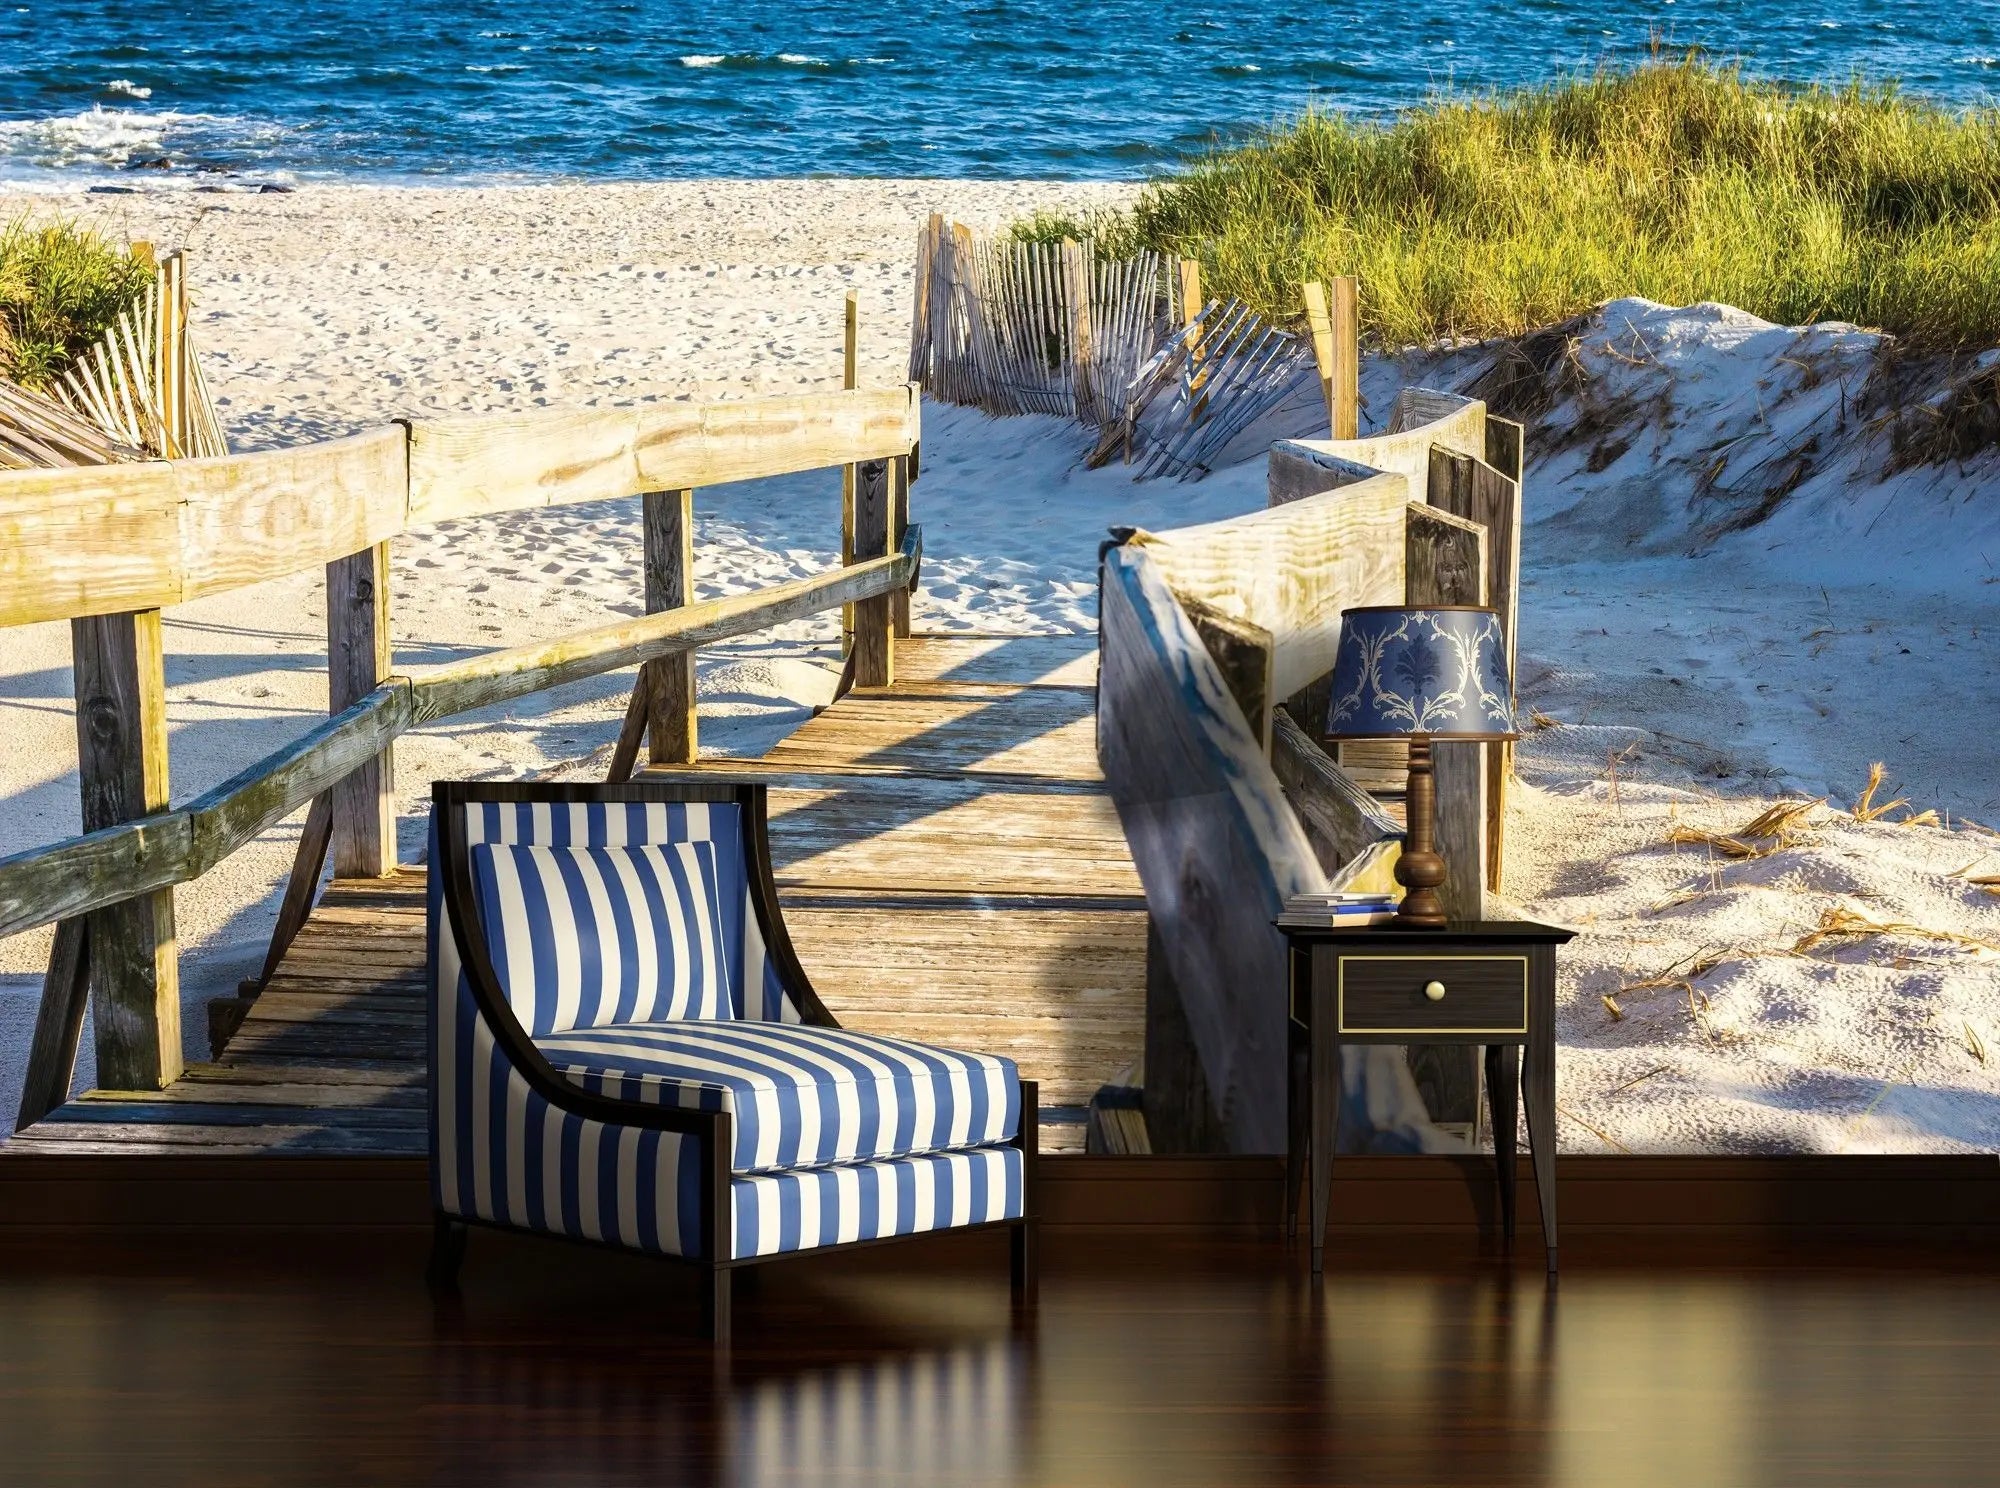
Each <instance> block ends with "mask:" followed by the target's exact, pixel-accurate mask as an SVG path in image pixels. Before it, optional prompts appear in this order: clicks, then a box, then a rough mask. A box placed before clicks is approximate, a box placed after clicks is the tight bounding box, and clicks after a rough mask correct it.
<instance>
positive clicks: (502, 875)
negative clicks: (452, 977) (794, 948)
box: [471, 842, 734, 1037]
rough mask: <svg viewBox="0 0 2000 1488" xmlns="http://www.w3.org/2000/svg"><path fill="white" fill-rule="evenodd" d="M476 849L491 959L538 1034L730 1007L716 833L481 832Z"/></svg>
mask: <svg viewBox="0 0 2000 1488" xmlns="http://www.w3.org/2000/svg"><path fill="white" fill-rule="evenodd" d="M471 860H472V883H473V888H474V890H475V891H476V892H477V894H478V895H479V911H480V918H481V919H483V920H484V921H485V926H486V940H487V944H488V946H489V947H490V949H491V951H492V955H493V966H494V970H495V971H496V972H497V973H498V974H499V978H500V986H501V989H502V990H503V991H504V992H505V993H506V994H507V1002H508V1005H509V1006H510V1007H512V1008H513V1009H514V1013H515V1016H517V1017H518V1018H520V1020H521V1024H522V1026H523V1027H524V1028H526V1029H527V1030H528V1033H529V1035H530V1036H531V1037H533V1036H537V1035H541V1034H546V1033H562V1032H565V1031H567V1030H569V1029H572V1028H596V1027H599V1026H601V1025H603V1024H607V1023H648V1022H653V1021H655V1020H657V1019H661V1018H727V1017H731V1016H732V1015H733V1012H734V1003H733V1001H732V1000H731V998H730V995H729V970H728V957H727V955H726V947H725V943H724V935H723V928H722V916H721V913H720V911H719V906H718V898H719V894H720V886H719V885H718V883H717V878H716V864H715V847H714V844H712V843H709V842H671V843H665V844H661V845H658V846H654V845H650V844H648V845H629V846H623V847H542V846H536V845H531V844H525V843H517V844H511V845H500V846H495V845H488V844H481V845H480V846H478V847H474V848H473V849H471Z"/></svg>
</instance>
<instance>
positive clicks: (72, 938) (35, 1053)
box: [14, 919, 90, 1131]
mask: <svg viewBox="0 0 2000 1488" xmlns="http://www.w3.org/2000/svg"><path fill="white" fill-rule="evenodd" d="M86 926H87V922H86V921H85V920H82V919H74V920H63V921H61V922H59V923H58V924H57V925H56V942H55V947H54V949H53V950H51V951H50V952H49V974H48V976H47V977H46V978H45V979H44V980H43V982H42V1002H41V1006H40V1007H39V1008H38V1009H36V1012H35V1040H34V1043H33V1044H32V1045H31V1046H30V1047H29V1050H28V1068H27V1073H26V1074H25V1075H24V1076H23V1077H22V1080H21V1110H20V1114H19V1115H17V1116H16V1117H15V1118H14V1129H15V1130H16V1131H19V1130H20V1129H21V1128H22V1127H24V1126H33V1125H34V1124H35V1123H36V1122H37V1121H40V1120H41V1119H42V1118H43V1117H44V1116H46V1115H48V1114H49V1112H51V1111H53V1110H54V1109H55V1108H56V1107H57V1106H59V1105H61V1104H62V1103H63V1102H64V1101H66V1100H68V1099H69V1087H70V1082H71V1081H72V1080H73V1079H75V1078H76V1049H77V1045H78V1044H79V1043H81V1042H82V1041H83V1005H84V1000H85V998H86V997H87V996H88V995H89V991H90V937H89V934H88V932H87V928H86Z"/></svg>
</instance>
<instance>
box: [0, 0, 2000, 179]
mask: <svg viewBox="0 0 2000 1488" xmlns="http://www.w3.org/2000/svg"><path fill="white" fill-rule="evenodd" d="M1656 39H1657V40H1659V41H1661V42H1664V43H1666V44H1669V45H1672V46H1675V47H1685V46H1700V47H1703V48H1705V49H1707V50H1708V51H1710V52H1711V53H1713V54H1715V55H1717V56H1720V57H1724V58H1728V59H1733V60H1737V61H1740V62H1741V63H1743V64H1744V66H1745V67H1746V68H1747V69H1748V70H1750V71H1752V72H1754V73H1758V74H1763V75H1768V76H1779V77H1787V78H1795V79H1821V80H1836V81H1837V80H1845V79H1847V78H1850V77H1854V76H1862V77H1867V78H1870V79H1876V80H1886V79H1895V80H1898V82H1899V83H1900V85H1901V86H1902V87H1903V88H1905V89H1906V90H1907V91H1910V92H1913V93H1920V94H1925V95H1929V96H1933V97H1936V98H1939V99H1943V100H1946V101H1948V102H1950V103H1953V104H1958V105H1978V104H1986V103H1990V102H1991V101H1992V100H1993V98H1994V95H1995V94H1996V93H2000V4H1996V3H1995V0H1802V3H1791V0H1647V3H1640V0H1511V3H1502V4H1498V5H1488V6H1480V5H1465V4H1463V3H1452V4H1447V3H1441V0H1318V3H1313V0H1264V3H1247V0H1207V3H1205V4H1201V5H1186V6H1173V5H1165V4H1161V3H1158V0H974V3H966V4H951V3H945V0H901V3H897V4H883V3H880V0H873V3H866V4H863V3H858V0H710V3H707V4H684V3H674V0H535V3H526V0H505V3H502V0H456V3H450V4H446V3H439V0H273V3H268V4H263V5H259V4H255V3H251V4H245V3H243V0H227V3H222V0H118V3H116V4H112V3H109V0H0V181H5V182H10V183H13V184H17V185H31V186H32V185H43V186H51V185H64V184H75V183H77V182H78V181H79V180H87V181H89V182H91V183H95V184H104V185H122V186H128V187H129V186H134V185H142V186H162V185H168V184H174V185H183V186H184V185H190V184H194V185H210V186H215V185H223V186H227V185H254V184H256V183H258V182H277V183H282V182H293V181H301V180H316V179H335V180H341V179H345V180H366V181H386V182H395V181H434V182H435V181H499V180H534V179H547V178H576V177H599V178H615V179H640V180H643V179H657V178H660V177H688V176H711V175H721V176H772V175H812V174H830V175H878V176H903V175H921V176H950V175H967V176H987V177H993V176H1027V177H1067V178H1126V177H1137V176H1143V175H1146V174H1149V173H1151V172H1154V171H1157V170H1159V169H1161V168H1162V167H1165V166H1168V165H1170V164H1171V163H1172V162H1173V161H1175V160H1176V159H1179V158H1182V157H1184V156H1185V155H1186V154H1188V153H1189V152H1191V151H1197V150H1200V149H1201V148H1203V147H1205V146H1207V145H1210V144H1212V143H1214V142H1216V141H1219V140H1226V139H1229V138H1232V137H1235V136H1237V135H1240V134H1241V133H1242V132H1244V131H1245V130H1248V129H1252V128H1254V127H1256V126H1258V125H1260V124H1264V123H1268V122H1271V121H1273V120H1276V119H1281V118H1283V117H1285V116H1288V115H1291V114H1294V113H1296V112H1298V111H1299V110H1301V109H1304V108H1307V107H1311V106H1316V107H1321V108H1332V109H1345V110H1352V111H1355V112H1357V113H1361V114H1366V115H1380V114H1384V113H1388V112H1391V111H1393V110H1395V109H1397V108H1400V107H1404V106H1407V105H1409V104H1411V103H1414V102H1419V101H1421V100H1422V99H1424V98H1425V97H1426V96H1428V95H1430V94H1432V93H1434V92H1436V91H1438V90H1441V89H1459V90H1483V89H1488V88H1493V87H1499V86H1505V85H1509V84H1516V83H1523V82H1536V81H1542V80H1546V79H1549V78H1551V77H1554V76H1557V75H1559V74H1560V73H1562V72H1565V71H1574V70H1577V69H1580V68H1588V67H1591V66H1594V65H1596V64H1598V63H1600V62H1605V61H1614V62H1615V61H1630V60H1633V59H1635V58H1638V57H1641V56H1643V55H1644V54H1645V53H1646V51H1647V49H1648V47H1649V46H1651V45H1653V44H1654V42H1655V40H1656Z"/></svg>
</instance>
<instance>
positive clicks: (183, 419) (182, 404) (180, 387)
mask: <svg viewBox="0 0 2000 1488" xmlns="http://www.w3.org/2000/svg"><path fill="white" fill-rule="evenodd" d="M159 292H160V317H159V320H158V322H157V324H156V326H155V328H154V341H153V402H154V406H155V407H156V408H158V409H159V411H160V423H161V437H162V442H163V448H162V450H161V453H162V454H164V455H165V456H166V457H167V458H168V459H169V460H178V459H182V458H184V457H185V456H186V455H187V454H188V453H189V449H188V418H187V402H188V400H187V383H188V375H187V310H188V304H187V260H186V256H185V255H184V254H181V253H169V254H168V255H167V256H166V259H165V260H164V261H163V262H162V263H161V264H160V266H159Z"/></svg>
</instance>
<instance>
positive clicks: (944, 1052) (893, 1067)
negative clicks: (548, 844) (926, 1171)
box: [535, 1019, 1021, 1173]
mask: <svg viewBox="0 0 2000 1488" xmlns="http://www.w3.org/2000/svg"><path fill="white" fill-rule="evenodd" d="M535 1046H536V1047H537V1048H539V1049H540V1050H541V1051H542V1053H543V1055H544V1056H546V1057H547V1059H548V1061H549V1062H550V1063H551V1064H552V1065H554V1066H555V1068H556V1069H557V1071H558V1072H559V1073H561V1074H562V1075H563V1077H564V1078H566V1079H568V1080H570V1081H572V1082H574V1083H575V1084H576V1085H578V1086H579V1087H581V1088H583V1089H585V1090H591V1091H595V1092H597V1093H598V1094H601V1095H608V1096H611V1097H614V1098H617V1099H623V1100H633V1101H645V1102H649V1103H653V1104H662V1105H672V1106H681V1107H685V1108H688V1109H693V1110H704V1111H728V1112H729V1113H730V1115H731V1117H732V1118H733V1120H734V1123H735V1146H736V1152H735V1160H734V1162H733V1164H732V1166H733V1170H734V1171H736V1172H738V1173H769V1172H780V1171H784V1170H786V1169H794V1168H814V1167H823V1166H826V1165H828V1164H832V1163H852V1162H869V1161H875V1160H878V1159H881V1158H891V1157H903V1156H908V1155H910V1154H913V1153H924V1152H947V1151H952V1150H956V1149H960V1148H967V1147H981V1146H988V1145H991V1144H993V1143H996V1142H1004V1141H1006V1140H1008V1139H1009V1138H1011V1137H1012V1136H1014V1134H1015V1133H1016V1132H1017V1131H1018V1130H1019V1127H1020V1119H1021V1082H1020V1076H1019V1073H1018V1072H1017V1071H1016V1069H1015V1068H1014V1062H1013V1061H1012V1060H1011V1059H1003V1058H1000V1057H998V1056H996V1055H991V1054H964V1053H960V1052H958V1051H956V1050H953V1049H938V1048H933V1047H931V1046H929V1045H927V1044H917V1043H911V1042H909V1041H908V1040H905V1039H895V1038H885V1037H883V1036H881V1035H879V1034H870V1033H856V1032H854V1031H853V1030H852V1029H846V1028H820V1027H814V1026H810V1025H805V1024H798V1023H747V1022H741V1021H737V1020H734V1019H727V1020H699V1019H679V1020H671V1021H665V1022H653V1023H624V1024H618V1025H616V1026H610V1027H602V1028H590V1029H582V1028H579V1029H574V1030H571V1031H569V1032H567V1033H559V1034H549V1035H543V1036H540V1037H537V1038H536V1039H535Z"/></svg>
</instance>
